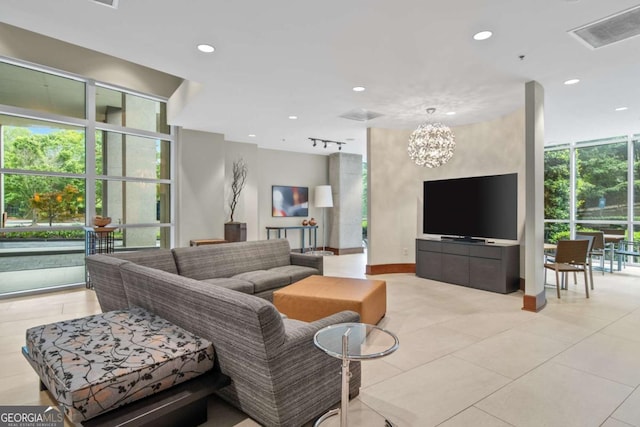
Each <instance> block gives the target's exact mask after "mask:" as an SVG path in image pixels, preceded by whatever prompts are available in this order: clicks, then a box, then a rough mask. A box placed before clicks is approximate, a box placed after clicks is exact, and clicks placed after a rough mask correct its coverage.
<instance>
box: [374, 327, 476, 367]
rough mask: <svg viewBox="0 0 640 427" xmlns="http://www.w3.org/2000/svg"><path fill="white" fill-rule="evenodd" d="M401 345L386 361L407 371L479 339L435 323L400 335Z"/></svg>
mask: <svg viewBox="0 0 640 427" xmlns="http://www.w3.org/2000/svg"><path fill="white" fill-rule="evenodd" d="M399 340H400V346H399V348H398V350H397V351H396V352H395V353H392V354H391V355H389V356H387V357H385V358H384V361H385V362H387V363H388V364H390V365H393V366H395V367H396V368H398V369H401V370H403V371H407V370H409V369H413V368H415V367H417V366H420V365H423V364H425V363H427V362H430V361H432V360H435V359H438V358H440V357H442V356H445V355H447V354H450V353H453V352H455V351H456V350H459V349H461V348H464V347H467V346H469V345H471V344H473V343H475V342H477V341H478V338H476V337H473V336H471V335H466V334H463V333H460V332H456V331H453V330H451V329H447V328H444V327H442V326H440V325H433V326H429V327H427V328H423V329H419V330H417V331H415V332H410V333H407V334H402V335H399Z"/></svg>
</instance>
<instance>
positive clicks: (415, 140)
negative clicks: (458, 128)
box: [407, 108, 456, 168]
mask: <svg viewBox="0 0 640 427" xmlns="http://www.w3.org/2000/svg"><path fill="white" fill-rule="evenodd" d="M435 111H436V109H435V108H427V113H428V114H430V115H431V114H433V113H435ZM455 148H456V138H455V136H454V135H453V132H451V129H449V127H448V126H445V125H443V124H442V123H428V122H427V123H423V124H421V125H420V126H418V129H416V130H414V131H413V133H412V134H411V137H410V138H409V147H408V149H407V150H408V152H409V157H410V158H411V160H413V161H414V162H415V163H416V165H418V166H426V167H428V168H437V167H438V166H442V165H444V164H445V163H447V162H448V161H449V160H450V159H451V157H453V150H454V149H455Z"/></svg>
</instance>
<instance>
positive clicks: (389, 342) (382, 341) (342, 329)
mask: <svg viewBox="0 0 640 427" xmlns="http://www.w3.org/2000/svg"><path fill="white" fill-rule="evenodd" d="M313 343H314V344H315V345H316V347H318V348H319V349H320V350H322V351H324V352H325V353H327V354H328V355H329V356H332V357H335V358H338V359H340V360H342V389H341V391H342V397H341V400H340V407H339V408H336V409H332V410H330V411H329V412H327V413H326V414H324V415H322V416H321V417H320V418H318V420H317V421H316V422H315V424H314V427H316V426H319V425H320V424H321V423H322V422H323V421H324V420H326V419H327V418H329V417H331V416H333V415H337V414H340V427H347V425H348V418H347V412H348V407H349V379H350V378H351V373H350V372H349V362H350V361H352V360H354V361H362V360H369V359H378V358H380V357H385V356H387V355H389V354H391V353H393V352H394V351H396V350H397V349H398V346H399V345H400V341H399V340H398V337H397V336H395V334H393V333H391V332H389V331H387V330H385V329H382V328H379V327H377V326H373V325H367V324H366V323H338V324H336V325H331V326H327V327H326V328H323V329H320V330H319V331H318V332H316V334H315V335H314V337H313ZM385 421H386V420H385ZM386 425H387V426H389V425H391V423H390V422H389V421H386Z"/></svg>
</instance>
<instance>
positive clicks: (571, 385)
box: [475, 363, 633, 427]
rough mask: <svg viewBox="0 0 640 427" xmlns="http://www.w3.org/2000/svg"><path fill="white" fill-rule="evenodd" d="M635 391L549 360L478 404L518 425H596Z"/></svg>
mask: <svg viewBox="0 0 640 427" xmlns="http://www.w3.org/2000/svg"><path fill="white" fill-rule="evenodd" d="M632 391H633V389H632V388H631V387H628V386H625V385H622V384H619V383H616V382H613V381H609V380H607V379H604V378H601V377H597V376H595V375H589V374H585V373H584V372H581V371H579V370H576V369H572V368H568V367H566V366H562V365H558V364H555V363H546V364H544V365H543V366H541V367H539V368H537V369H535V370H533V371H531V372H529V373H528V374H526V375H524V376H523V377H521V378H519V379H517V380H516V381H514V382H512V383H511V384H509V385H507V386H506V387H504V388H502V389H500V390H499V391H497V392H496V393H494V394H492V395H491V396H489V397H487V398H485V399H483V400H481V401H480V402H478V403H476V405H475V406H476V407H478V408H479V409H482V410H484V411H486V412H487V413H489V414H491V415H493V416H495V417H498V418H499V419H501V420H504V421H506V422H508V423H510V424H513V425H514V426H518V427H540V426H562V427H573V426H575V427H590V426H594V427H595V426H599V425H600V424H602V423H603V422H604V421H605V420H606V419H607V418H608V417H609V415H610V414H611V413H612V412H613V411H614V410H615V408H616V407H617V406H618V405H620V403H622V402H623V401H624V399H625V398H626V397H627V396H628V395H629V394H630V393H631V392H632Z"/></svg>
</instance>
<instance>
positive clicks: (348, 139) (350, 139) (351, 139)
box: [346, 138, 355, 142]
mask: <svg viewBox="0 0 640 427" xmlns="http://www.w3.org/2000/svg"><path fill="white" fill-rule="evenodd" d="M346 140H347V141H349V142H351V141H355V138H346Z"/></svg>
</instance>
